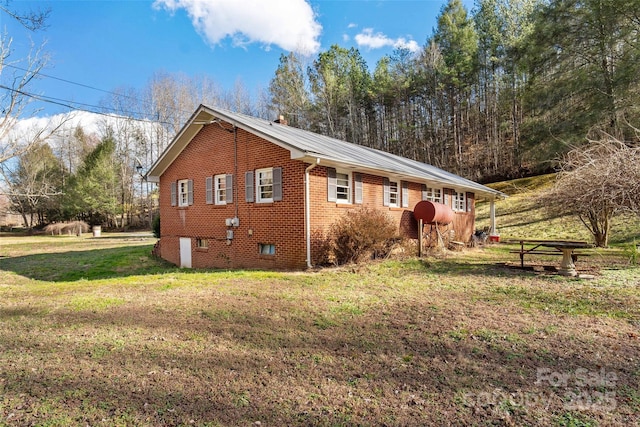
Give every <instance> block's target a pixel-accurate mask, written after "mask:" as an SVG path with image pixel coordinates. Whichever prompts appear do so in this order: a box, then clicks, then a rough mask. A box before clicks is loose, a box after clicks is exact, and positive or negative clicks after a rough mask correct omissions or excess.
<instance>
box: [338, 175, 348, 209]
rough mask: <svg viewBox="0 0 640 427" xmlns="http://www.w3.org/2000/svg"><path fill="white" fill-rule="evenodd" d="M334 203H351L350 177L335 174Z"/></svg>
mask: <svg viewBox="0 0 640 427" xmlns="http://www.w3.org/2000/svg"><path fill="white" fill-rule="evenodd" d="M336 201H337V202H338V203H351V176H350V175H349V174H348V173H340V172H336Z"/></svg>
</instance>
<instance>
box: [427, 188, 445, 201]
mask: <svg viewBox="0 0 640 427" xmlns="http://www.w3.org/2000/svg"><path fill="white" fill-rule="evenodd" d="M422 200H428V201H430V202H436V203H442V189H441V188H434V187H426V186H425V187H423V191H422Z"/></svg>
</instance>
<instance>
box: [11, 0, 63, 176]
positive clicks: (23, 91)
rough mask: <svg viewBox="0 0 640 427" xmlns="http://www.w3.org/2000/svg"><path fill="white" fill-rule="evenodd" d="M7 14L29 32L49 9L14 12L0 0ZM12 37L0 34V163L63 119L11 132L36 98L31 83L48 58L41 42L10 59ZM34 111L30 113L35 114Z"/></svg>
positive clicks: (38, 141) (39, 25) (45, 135)
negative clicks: (24, 54) (22, 56)
mask: <svg viewBox="0 0 640 427" xmlns="http://www.w3.org/2000/svg"><path fill="white" fill-rule="evenodd" d="M2 14H7V15H9V16H10V17H12V18H14V19H16V20H17V21H18V22H20V24H22V25H23V26H24V27H25V28H27V29H28V30H31V31H35V30H38V29H40V28H42V27H44V25H45V20H46V18H47V16H48V14H49V12H48V10H46V11H40V12H27V13H22V12H17V11H15V10H13V9H12V8H10V7H9V1H8V0H5V1H3V2H0V15H2ZM12 42H13V39H12V38H11V37H9V36H8V35H7V34H5V33H3V34H2V35H0V105H1V106H2V108H1V109H0V163H3V162H5V161H7V160H9V159H11V158H14V157H18V156H20V155H22V154H24V153H26V152H27V151H29V149H30V148H31V147H33V146H34V145H38V144H41V143H42V142H43V141H45V140H47V139H48V138H49V137H50V136H52V135H53V134H54V133H55V132H57V131H58V129H59V128H60V127H61V126H62V124H63V123H64V121H60V122H57V123H53V122H51V123H48V124H47V125H46V126H42V127H40V128H38V129H33V130H32V131H31V132H14V129H15V127H16V125H17V123H18V121H19V120H20V118H21V117H23V116H24V115H26V112H27V107H28V106H29V105H30V104H31V103H32V102H33V101H35V100H36V99H37V98H38V95H37V94H33V93H30V91H29V88H30V83H31V82H33V81H34V80H35V79H37V77H38V75H39V74H40V73H41V72H42V70H43V69H44V67H45V66H46V65H47V62H48V57H47V55H46V54H44V52H43V47H44V45H41V46H39V47H35V46H34V47H32V49H31V51H30V52H29V54H28V55H27V57H26V58H22V59H13V58H11V54H12V47H11V46H12ZM36 113H37V110H36V111H29V115H30V116H32V117H34V116H36Z"/></svg>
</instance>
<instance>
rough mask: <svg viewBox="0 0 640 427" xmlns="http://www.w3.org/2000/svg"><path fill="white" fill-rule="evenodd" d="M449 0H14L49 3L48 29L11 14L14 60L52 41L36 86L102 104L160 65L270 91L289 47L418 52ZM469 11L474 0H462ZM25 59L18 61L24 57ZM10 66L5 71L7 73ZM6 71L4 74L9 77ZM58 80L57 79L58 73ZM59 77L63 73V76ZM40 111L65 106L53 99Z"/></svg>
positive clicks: (369, 54) (369, 56)
mask: <svg viewBox="0 0 640 427" xmlns="http://www.w3.org/2000/svg"><path fill="white" fill-rule="evenodd" d="M444 3H445V2H444V0H412V1H404V0H384V1H382V0H376V1H367V0H156V1H143V0H128V1H123V0H110V1H107V0H103V1H88V0H86V1H78V0H58V1H46V0H38V1H29V0H14V1H13V2H11V3H10V6H11V7H12V8H14V9H17V10H19V11H23V10H30V9H37V8H43V7H44V8H46V7H49V8H50V9H51V15H50V17H49V20H48V27H47V28H46V29H45V30H43V31H38V32H36V33H30V32H28V31H26V30H24V29H23V28H22V27H21V26H20V25H19V24H17V23H16V22H15V21H14V20H12V19H9V18H8V17H7V15H4V14H0V28H1V30H2V31H4V32H5V33H6V34H8V35H9V36H10V37H12V38H13V46H12V47H13V52H12V54H11V57H10V60H18V59H20V58H23V57H25V56H26V55H27V53H28V51H29V47H30V46H31V43H34V44H35V45H40V43H41V42H42V41H46V45H45V48H44V51H45V53H46V54H47V55H48V56H49V66H48V67H47V69H45V70H44V71H43V73H44V74H46V75H48V76H51V77H43V78H41V79H39V80H38V81H36V82H34V83H33V84H32V85H31V86H30V92H35V93H38V94H43V95H46V96H48V97H54V98H59V99H61V100H65V101H73V102H79V103H84V104H89V105H97V104H98V103H99V101H100V99H102V98H104V97H105V96H106V95H107V94H106V93H105V92H101V91H98V90H94V89H89V88H87V87H82V86H79V85H75V84H70V83H66V82H63V81H61V80H59V79H63V80H67V81H69V82H74V83H79V84H82V85H85V86H90V87H93V88H97V89H101V90H103V91H111V90H114V89H116V88H122V87H133V88H136V89H141V88H143V87H144V86H145V85H146V84H147V82H148V81H149V79H150V78H151V76H152V75H153V74H154V73H156V72H168V73H174V72H175V73H177V72H179V73H184V74H186V75H189V76H194V75H207V76H209V77H210V78H211V79H213V80H214V81H215V82H216V83H217V84H218V85H219V86H221V87H222V88H225V89H227V90H231V89H232V88H233V86H234V84H235V83H236V81H238V80H240V81H241V82H242V83H243V84H244V86H245V87H246V88H247V89H248V90H249V92H250V93H251V94H252V95H254V96H255V95H256V94H257V92H258V91H259V90H260V89H264V88H267V87H268V85H269V81H270V79H271V78H272V77H273V75H274V72H275V70H276V68H277V66H278V62H279V58H280V55H281V54H282V53H287V52H289V51H292V50H293V51H303V52H305V53H308V54H310V55H311V57H312V58H313V57H315V56H316V55H317V54H318V52H320V51H323V50H326V49H328V48H329V47H330V46H331V45H332V44H339V45H341V46H343V47H347V48H349V47H352V46H353V47H357V48H358V49H359V50H360V52H361V53H362V55H363V56H364V57H365V59H366V60H367V61H368V63H369V67H370V69H373V67H374V66H375V63H376V61H377V60H378V59H379V58H380V57H381V56H383V55H385V54H390V53H391V52H392V51H393V49H394V46H400V45H401V46H405V47H408V48H411V49H417V48H419V47H421V46H423V45H424V43H425V42H426V40H427V38H428V37H429V36H430V35H431V34H432V32H433V28H434V27H435V25H436V18H437V16H438V14H439V13H440V10H441V8H442V6H443V5H444ZM464 4H465V5H466V7H467V8H468V9H471V8H472V6H473V2H472V1H464ZM16 65H17V66H20V63H18V64H16ZM7 72H8V69H7V68H5V69H4V70H3V73H7ZM3 77H4V76H3ZM52 77H55V78H52ZM56 78H57V79H56ZM45 107H46V108H45V109H44V110H42V111H41V112H40V113H39V114H40V115H46V114H54V113H57V112H61V111H63V110H64V109H63V108H62V107H57V106H53V105H50V104H49V105H46V106H45Z"/></svg>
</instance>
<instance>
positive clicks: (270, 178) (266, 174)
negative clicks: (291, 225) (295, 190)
mask: <svg viewBox="0 0 640 427" xmlns="http://www.w3.org/2000/svg"><path fill="white" fill-rule="evenodd" d="M229 185H230V184H229V181H227V187H229ZM244 185H245V200H246V201H247V202H257V203H271V202H278V201H280V200H282V168H281V167H277V168H264V169H257V170H256V171H255V172H254V171H247V172H245V174H244ZM230 197H232V196H231V194H230V193H227V202H228V201H229V198H230Z"/></svg>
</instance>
